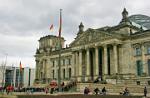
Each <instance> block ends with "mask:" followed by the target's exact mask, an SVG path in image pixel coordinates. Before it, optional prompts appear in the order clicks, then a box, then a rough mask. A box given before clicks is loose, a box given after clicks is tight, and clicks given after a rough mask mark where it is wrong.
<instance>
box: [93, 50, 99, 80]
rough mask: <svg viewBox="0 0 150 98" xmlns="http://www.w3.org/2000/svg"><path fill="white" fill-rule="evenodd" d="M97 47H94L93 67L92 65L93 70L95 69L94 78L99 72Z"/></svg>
mask: <svg viewBox="0 0 150 98" xmlns="http://www.w3.org/2000/svg"><path fill="white" fill-rule="evenodd" d="M98 49H99V48H98V47H96V48H95V67H94V71H95V75H94V76H95V78H97V77H98V73H99V52H98V51H99V50H98Z"/></svg>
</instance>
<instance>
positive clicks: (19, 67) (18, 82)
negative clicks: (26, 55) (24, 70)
mask: <svg viewBox="0 0 150 98" xmlns="http://www.w3.org/2000/svg"><path fill="white" fill-rule="evenodd" d="M18 88H20V67H19V76H18Z"/></svg>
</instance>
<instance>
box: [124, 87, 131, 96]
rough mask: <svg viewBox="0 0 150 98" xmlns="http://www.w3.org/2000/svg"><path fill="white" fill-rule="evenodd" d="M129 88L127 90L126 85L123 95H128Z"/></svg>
mask: <svg viewBox="0 0 150 98" xmlns="http://www.w3.org/2000/svg"><path fill="white" fill-rule="evenodd" d="M129 93H130V92H129V90H128V88H127V87H126V88H125V90H124V92H123V95H125V96H129Z"/></svg>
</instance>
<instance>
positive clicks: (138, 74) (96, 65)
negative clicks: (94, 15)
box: [35, 9, 150, 84]
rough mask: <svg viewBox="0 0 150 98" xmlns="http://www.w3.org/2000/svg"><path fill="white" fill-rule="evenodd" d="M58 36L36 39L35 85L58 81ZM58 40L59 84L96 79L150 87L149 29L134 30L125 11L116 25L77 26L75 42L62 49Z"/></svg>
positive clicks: (62, 42) (136, 28)
mask: <svg viewBox="0 0 150 98" xmlns="http://www.w3.org/2000/svg"><path fill="white" fill-rule="evenodd" d="M58 42H59V40H58V37H56V36H52V35H48V36H45V37H42V38H41V39H40V40H39V48H38V49H37V52H36V55H35V58H36V80H35V81H36V82H37V83H49V82H50V81H51V80H53V79H56V80H57V79H58V68H59V67H58V60H59V51H58V44H59V43H58ZM64 42H65V40H64V38H61V45H62V49H61V81H69V80H75V81H77V82H93V81H94V80H95V79H97V78H98V77H99V78H101V80H102V81H107V82H108V83H115V84H117V83H125V82H126V81H130V83H139V82H141V83H144V84H150V82H149V81H150V30H148V29H147V30H143V28H142V27H137V26H135V25H133V24H132V22H131V21H130V20H129V19H128V12H127V11H126V9H124V10H123V12H122V20H121V22H120V23H119V24H118V25H117V26H113V27H109V26H106V27H102V28H98V29H92V28H89V29H87V30H85V31H84V25H83V24H82V23H81V24H80V25H79V31H78V34H77V36H76V38H75V40H74V41H73V42H72V43H70V45H69V46H68V47H65V48H64Z"/></svg>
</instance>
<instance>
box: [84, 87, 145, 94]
mask: <svg viewBox="0 0 150 98" xmlns="http://www.w3.org/2000/svg"><path fill="white" fill-rule="evenodd" d="M90 92H94V94H95V95H98V94H99V95H106V93H107V92H108V91H107V90H106V88H105V87H103V88H102V89H101V90H100V89H99V88H95V89H94V90H93V91H91V90H90V89H89V88H88V87H85V88H84V94H85V95H88V94H89V93H90ZM143 93H144V96H145V97H146V96H147V88H146V86H145V87H144V90H143ZM120 95H124V96H129V95H131V94H130V91H129V89H128V88H127V87H125V89H124V90H123V91H121V92H120Z"/></svg>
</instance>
